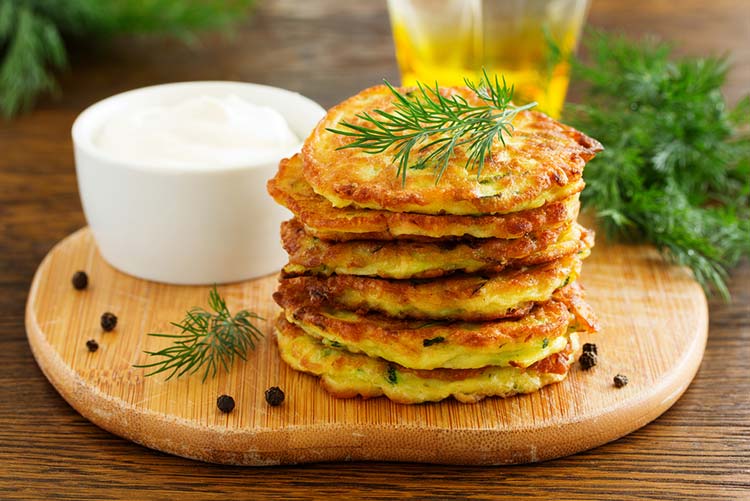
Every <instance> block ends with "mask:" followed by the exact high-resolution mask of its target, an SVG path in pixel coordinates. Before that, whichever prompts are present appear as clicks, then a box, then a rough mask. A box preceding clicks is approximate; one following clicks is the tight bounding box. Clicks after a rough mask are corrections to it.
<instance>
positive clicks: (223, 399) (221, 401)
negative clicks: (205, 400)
mask: <svg viewBox="0 0 750 501" xmlns="http://www.w3.org/2000/svg"><path fill="white" fill-rule="evenodd" d="M216 407H218V408H219V410H220V411H221V412H223V413H225V414H228V413H230V412H232V411H233V410H234V399H233V398H232V397H230V396H229V395H221V396H220V397H219V398H217V399H216Z"/></svg>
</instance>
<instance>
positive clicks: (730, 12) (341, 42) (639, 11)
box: [0, 0, 750, 500]
mask: <svg viewBox="0 0 750 501" xmlns="http://www.w3.org/2000/svg"><path fill="white" fill-rule="evenodd" d="M590 20H591V23H592V24H593V25H595V26H599V27H604V28H607V29H620V30H623V31H624V32H626V33H629V34H640V33H646V32H651V33H656V34H659V35H661V36H663V37H664V38H667V39H671V40H674V41H675V42H677V43H679V44H680V51H681V52H683V53H690V54H707V53H722V52H725V51H732V58H733V61H734V64H735V66H734V69H733V72H732V74H731V76H730V79H729V83H728V85H727V88H726V93H727V95H728V96H729V98H730V100H732V101H734V100H736V99H737V98H738V97H739V96H740V95H742V94H745V93H747V92H748V91H750V2H747V1H745V0H712V1H710V2H708V1H704V0H691V1H683V2H679V3H678V2H672V1H667V0H663V1H656V0H641V1H635V0H631V1H629V2H621V1H618V0H609V1H604V0H594V1H593V6H592V10H591V15H590ZM74 50H75V53H74V56H73V61H72V64H73V68H74V69H73V70H72V71H71V72H69V73H67V74H65V75H64V76H63V77H62V82H61V83H62V96H61V97H60V98H59V99H54V100H52V99H46V100H43V101H42V102H41V103H40V105H39V107H38V108H37V109H36V111H34V112H33V113H31V114H29V115H27V116H24V117H22V118H19V119H17V120H15V121H13V122H10V123H1V122H0V498H2V499H9V498H12V499H16V498H23V499H44V498H46V499H51V498H57V499H61V498H63V499H116V498H127V499H146V498H160V499H174V498H177V497H179V498H181V499H184V500H188V499H200V498H209V497H216V498H219V499H237V498H269V497H284V498H307V497H310V496H313V497H334V498H336V497H338V496H341V495H343V494H344V493H346V495H348V496H350V497H351V498H353V499H355V498H364V497H372V498H381V499H390V498H396V497H402V498H412V499H416V498H420V499H421V498H447V497H457V498H472V499H488V498H493V497H499V496H509V497H529V498H533V497H551V498H556V499H562V498H575V499H592V498H600V497H601V498H609V499H632V498H636V497H642V498H650V499H667V498H670V499H671V498H674V499H717V498H726V499H750V285H749V284H750V265H748V263H747V262H745V263H743V265H742V266H740V267H739V268H737V269H736V270H734V271H733V272H732V278H731V281H730V283H731V290H732V293H733V295H734V302H733V303H731V304H724V303H722V302H720V301H718V300H714V301H711V327H710V335H709V341H708V348H707V351H706V356H705V360H704V361H703V365H702V367H701V369H700V372H699V373H698V375H697V377H696V379H695V381H694V382H693V384H692V386H691V387H690V389H689V390H688V391H687V393H686V394H685V395H684V396H683V397H682V399H681V400H680V401H679V402H678V403H677V404H676V405H675V406H674V407H673V408H672V409H671V410H669V411H668V412H667V413H666V414H664V415H663V416H662V417H661V418H659V419H658V420H656V421H655V422H653V423H652V424H650V425H648V426H646V427H645V428H643V429H641V430H639V431H637V432H635V433H633V434H631V435H629V436H627V437H625V438H622V439H620V440H618V441H616V442H614V443H611V444H608V445H605V446H603V447H600V448H598V449H596V450H592V451H589V452H585V453H582V454H578V455H575V456H572V457H569V458H565V459H560V460H556V461H550V462H547V463H542V464H535V465H527V466H516V467H502V468H500V467H497V468H471V467H445V466H429V465H420V464H378V463H375V464H373V463H355V464H316V465H304V466H298V467H284V468H268V469H251V468H231V467H222V466H214V465H208V464H201V463H197V462H194V461H189V460H185V459H181V458H177V457H172V456H168V455H165V454H161V453H159V452H155V451H151V450H148V449H144V448H142V447H140V446H138V445H135V444H132V443H130V442H128V441H126V440H123V439H120V438H118V437H115V436H113V435H110V434H109V433H107V432H105V431H103V430H101V429H99V428H97V427H96V426H94V425H92V424H90V423H89V422H88V421H86V420H84V419H83V418H82V417H81V416H79V415H78V414H77V413H76V412H75V411H74V410H73V409H72V408H70V407H69V406H68V405H67V404H66V403H65V401H64V400H63V399H62V398H61V397H60V396H59V395H58V394H57V393H56V392H55V390H54V388H53V387H52V386H51V385H50V384H49V383H48V382H47V380H46V379H45V378H44V376H43V375H42V373H41V371H40V370H39V369H38V367H37V366H36V364H35V362H34V359H33V358H32V356H31V352H30V351H29V347H28V344H27V342H26V335H25V332H24V318H23V317H24V303H25V301H26V296H27V292H28V287H29V283H30V281H31V277H32V274H33V273H34V270H35V269H36V266H37V265H38V263H39V261H40V260H41V259H42V257H43V256H44V255H45V253H46V252H47V251H48V250H49V249H50V247H51V246H52V245H53V244H54V243H55V242H57V241H58V240H59V239H61V238H63V237H64V236H65V235H67V234H68V233H70V232H72V231H73V230H75V229H77V228H79V227H81V226H83V225H84V224H85V221H84V218H83V214H82V212H81V206H80V202H79V199H78V193H77V189H76V180H75V172H74V167H73V153H72V147H71V142H70V126H71V124H72V122H73V120H74V118H75V116H76V115H77V114H78V113H79V112H80V111H81V110H82V109H83V108H85V107H86V106H87V105H89V104H91V103H93V102H95V101H97V100H99V99H101V98H104V97H106V96H108V95H111V94H114V93H116V92H120V91H124V90H126V89H131V88H134V87H141V86H144V85H150V84H157V83H162V82H169V81H177V80H201V79H217V80H224V79H226V80H245V81H252V82H260V83H268V84H273V85H278V86H281V87H286V88H289V89H294V90H297V91H300V92H302V93H304V94H306V95H308V96H310V97H312V98H313V99H316V100H318V101H319V102H320V103H321V104H323V105H324V106H330V105H332V104H334V103H335V102H337V101H339V100H341V99H342V98H344V97H347V96H349V95H350V94H353V93H355V92H357V91H358V90H360V89H361V88H363V87H366V86H369V85H371V84H373V83H376V82H378V81H379V80H380V79H381V78H383V77H387V78H389V79H394V80H395V79H397V70H396V66H395V63H394V58H393V54H392V50H393V49H392V44H391V40H390V29H389V26H388V20H387V16H386V12H385V5H384V2H369V1H368V2H336V1H333V0H330V1H323V2H320V1H316V2H295V1H292V0H285V1H277V0H274V1H266V2H264V3H263V4H262V5H261V6H260V7H259V9H258V10H257V12H256V14H255V16H254V17H253V18H252V19H251V20H249V21H248V22H247V23H246V24H245V25H244V26H243V27H241V28H240V30H239V31H238V33H237V35H236V37H235V38H234V39H230V40H229V41H227V40H225V39H223V38H222V37H220V36H211V37H208V38H205V39H204V41H203V43H202V45H200V46H197V47H185V46H183V45H180V44H179V43H176V42H163V41H154V40H138V41H133V40H121V41H118V42H116V43H115V44H114V46H111V47H85V46H78V47H76V48H74Z"/></svg>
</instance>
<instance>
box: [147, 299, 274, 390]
mask: <svg viewBox="0 0 750 501" xmlns="http://www.w3.org/2000/svg"><path fill="white" fill-rule="evenodd" d="M208 306H209V308H211V310H212V311H208V310H205V309H203V308H198V307H195V308H192V309H191V310H189V311H188V312H187V313H186V315H185V318H184V319H183V320H182V322H180V323H177V322H171V324H172V325H174V326H175V327H177V328H179V329H181V331H182V332H181V333H180V334H151V333H150V334H149V336H154V337H163V338H169V339H174V340H175V342H174V344H172V345H171V346H169V347H167V348H164V349H163V350H159V351H146V352H144V353H146V354H148V355H149V356H153V357H160V358H161V360H158V361H156V362H153V363H149V364H143V365H134V367H137V368H144V369H150V368H153V369H154V370H152V371H151V372H149V373H147V374H146V376H153V375H154V374H159V373H162V372H169V375H168V376H167V380H169V379H171V378H172V377H180V376H182V375H184V374H195V373H196V372H198V371H199V370H200V369H201V368H204V367H205V369H204V372H203V381H205V380H206V379H207V378H208V376H209V374H210V375H211V377H214V376H215V375H216V372H217V370H218V369H219V367H223V368H224V370H226V371H227V372H229V368H230V367H231V366H232V363H233V362H234V358H235V357H239V358H241V359H242V360H246V356H247V355H246V354H247V352H248V350H249V349H255V342H256V341H258V340H259V339H260V338H261V337H263V333H262V332H261V331H260V329H258V328H257V327H256V326H255V325H253V324H252V323H251V322H250V320H251V319H254V320H263V318H261V317H260V316H258V315H256V314H255V313H250V312H249V311H247V310H242V311H240V312H239V313H237V314H236V315H234V316H232V314H231V313H230V312H229V309H228V308H227V303H226V301H224V299H223V298H222V297H221V296H220V295H219V292H218V291H217V290H216V287H215V286H214V288H213V289H211V291H210V292H209V295H208Z"/></svg>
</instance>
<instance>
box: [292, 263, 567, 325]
mask: <svg viewBox="0 0 750 501" xmlns="http://www.w3.org/2000/svg"><path fill="white" fill-rule="evenodd" d="M580 270H581V259H580V257H579V256H577V255H571V256H568V257H565V258H562V259H558V260H556V261H551V262H548V263H545V264H541V265H537V266H533V267H530V268H520V269H508V270H505V271H503V272H500V273H498V274H494V275H488V276H482V275H465V274H459V275H452V276H449V277H447V278H434V279H428V280H388V279H382V278H368V277H357V276H352V275H331V276H329V277H315V276H309V277H297V278H285V279H281V280H280V282H279V288H278V292H277V294H279V295H280V296H284V295H291V296H297V297H305V296H307V297H308V298H309V301H310V302H311V304H313V305H315V306H317V307H323V306H327V307H331V308H334V309H344V310H350V311H356V312H359V313H362V314H366V313H369V312H373V313H381V314H384V315H387V316H389V317H392V318H415V319H424V320H462V321H469V322H480V321H492V320H497V319H500V318H507V317H516V318H517V317H520V316H523V315H525V314H526V313H528V312H529V310H530V309H531V307H532V306H533V305H534V303H540V302H545V301H548V300H549V299H550V298H551V296H552V294H553V292H554V291H555V290H557V289H559V288H560V287H563V286H564V285H567V284H568V283H571V282H574V281H575V280H576V279H577V277H578V275H579V274H580Z"/></svg>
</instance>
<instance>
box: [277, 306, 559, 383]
mask: <svg viewBox="0 0 750 501" xmlns="http://www.w3.org/2000/svg"><path fill="white" fill-rule="evenodd" d="M274 299H275V300H276V302H277V303H279V305H280V306H281V307H282V308H283V309H284V311H285V314H286V318H287V320H288V321H289V322H291V323H293V324H295V325H297V326H299V327H301V328H302V330H304V331H305V332H306V333H307V334H309V335H311V336H313V337H315V338H320V339H324V340H326V342H327V343H329V344H332V345H333V346H342V347H344V348H345V349H347V350H348V351H351V352H353V353H360V352H361V353H365V354H366V355H369V356H371V357H380V358H384V359H385V360H388V361H390V362H395V363H397V364H400V365H403V366H404V367H409V368H412V369H435V368H441V367H442V368H449V369H476V368H479V367H484V366H486V365H499V366H505V365H513V366H516V367H528V366H529V365H531V364H533V363H534V362H536V361H538V360H541V359H542V358H544V357H546V356H547V355H549V354H551V353H555V352H557V351H560V350H562V349H563V348H564V347H565V344H566V341H565V339H566V337H565V336H566V334H567V333H568V327H569V325H570V323H571V321H572V319H573V318H572V315H571V314H570V313H569V311H568V308H567V307H566V306H565V304H563V303H562V302H560V301H554V300H553V301H548V302H546V303H543V304H541V305H537V306H535V307H534V308H532V309H531V311H530V312H529V313H528V314H526V315H524V316H523V317H521V318H520V319H504V320H495V321H492V322H481V323H476V322H448V321H426V320H399V319H393V318H388V317H384V316H380V315H372V314H370V315H362V314H357V313H355V312H351V311H346V310H340V309H334V308H330V307H325V306H323V307H321V306H317V305H314V304H313V303H311V302H310V301H309V300H308V298H306V297H302V296H301V295H300V296H293V295H291V294H286V295H281V294H274Z"/></svg>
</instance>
